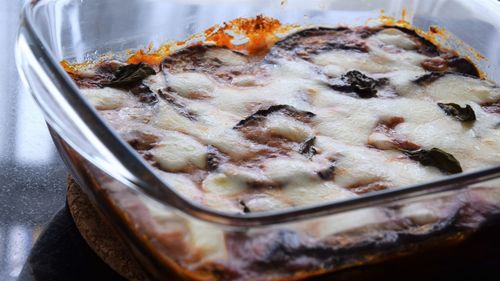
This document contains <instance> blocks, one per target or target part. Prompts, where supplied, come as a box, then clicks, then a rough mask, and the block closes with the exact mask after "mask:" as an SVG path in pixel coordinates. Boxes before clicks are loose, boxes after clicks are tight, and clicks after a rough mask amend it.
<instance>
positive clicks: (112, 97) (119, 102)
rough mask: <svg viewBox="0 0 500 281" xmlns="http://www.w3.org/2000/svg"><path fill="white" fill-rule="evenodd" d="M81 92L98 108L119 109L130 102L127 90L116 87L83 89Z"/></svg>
mask: <svg viewBox="0 0 500 281" xmlns="http://www.w3.org/2000/svg"><path fill="white" fill-rule="evenodd" d="M81 92H82V93H83V95H84V96H85V98H87V99H88V100H89V102H90V103H91V104H92V105H93V106H94V107H95V108H96V109H98V110H112V109H118V108H121V107H123V106H125V105H127V104H129V103H130V102H129V101H130V96H129V95H128V94H127V93H126V92H125V91H122V90H117V89H114V88H102V89H81Z"/></svg>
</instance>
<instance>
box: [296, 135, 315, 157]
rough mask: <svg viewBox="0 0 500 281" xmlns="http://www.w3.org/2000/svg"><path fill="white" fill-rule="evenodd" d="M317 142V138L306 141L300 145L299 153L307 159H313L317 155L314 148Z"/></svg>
mask: <svg viewBox="0 0 500 281" xmlns="http://www.w3.org/2000/svg"><path fill="white" fill-rule="evenodd" d="M315 141H316V137H312V138H309V139H308V140H306V141H305V142H304V143H302V144H301V145H300V148H299V153H300V154H302V155H304V156H305V157H307V159H311V158H312V157H313V156H314V155H315V154H316V153H317V151H316V148H315V147H314V142H315Z"/></svg>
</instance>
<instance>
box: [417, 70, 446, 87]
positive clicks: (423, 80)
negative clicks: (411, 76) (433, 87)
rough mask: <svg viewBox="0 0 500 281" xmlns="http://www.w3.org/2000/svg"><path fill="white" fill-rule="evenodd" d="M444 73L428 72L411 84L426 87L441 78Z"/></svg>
mask: <svg viewBox="0 0 500 281" xmlns="http://www.w3.org/2000/svg"><path fill="white" fill-rule="evenodd" d="M444 75H445V73H443V72H430V73H427V74H424V75H422V76H420V77H418V78H417V79H415V80H413V83H415V84H417V85H419V86H427V85H429V84H431V83H432V82H434V81H436V80H438V79H439V78H441V77H443V76H444Z"/></svg>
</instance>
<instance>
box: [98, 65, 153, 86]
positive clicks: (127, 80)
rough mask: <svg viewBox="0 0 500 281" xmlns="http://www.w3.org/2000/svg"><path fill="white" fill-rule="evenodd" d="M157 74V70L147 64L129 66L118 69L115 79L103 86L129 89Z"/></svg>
mask: <svg viewBox="0 0 500 281" xmlns="http://www.w3.org/2000/svg"><path fill="white" fill-rule="evenodd" d="M155 74H156V72H155V70H154V69H153V68H152V67H151V66H149V65H147V64H145V63H142V62H141V63H139V64H128V65H124V66H121V67H120V68H118V71H116V73H115V75H114V76H115V77H114V78H113V79H112V80H111V81H108V82H104V83H102V84H103V86H109V87H127V86H130V85H133V84H136V83H138V82H141V81H142V80H144V78H146V77H148V76H150V75H155Z"/></svg>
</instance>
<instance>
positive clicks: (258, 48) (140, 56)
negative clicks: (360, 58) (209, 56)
mask: <svg viewBox="0 0 500 281" xmlns="http://www.w3.org/2000/svg"><path fill="white" fill-rule="evenodd" d="M297 27H298V25H283V24H281V22H280V21H279V20H277V19H274V18H270V17H266V16H263V15H258V16H257V17H255V18H237V19H234V20H232V21H229V22H225V23H224V24H222V25H215V26H212V27H210V28H208V29H207V30H205V31H204V32H202V33H199V34H195V35H193V36H191V37H190V38H189V39H188V40H185V41H179V42H174V43H169V44H164V45H162V46H161V47H160V48H159V49H158V50H155V51H152V52H151V51H150V52H145V51H144V50H139V51H137V52H136V53H134V54H132V55H131V56H130V57H129V59H128V60H127V62H128V63H139V62H144V63H148V64H152V65H154V64H159V63H161V62H162V61H163V60H164V59H165V58H166V57H167V56H168V55H169V54H171V53H172V51H173V50H175V49H180V48H182V47H185V46H192V45H197V44H201V42H203V43H207V44H214V45H216V46H219V47H226V48H229V49H232V50H237V51H240V52H243V53H247V54H249V55H260V54H263V53H265V52H266V51H267V50H269V48H271V47H272V46H273V45H274V44H275V43H276V42H277V41H278V40H279V36H278V35H279V34H284V33H286V32H288V31H290V30H293V29H294V28H297ZM237 38H244V39H245V40H242V42H241V43H238V42H235V41H236V39H237ZM197 39H198V40H197ZM199 39H201V41H200V40H199Z"/></svg>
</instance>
